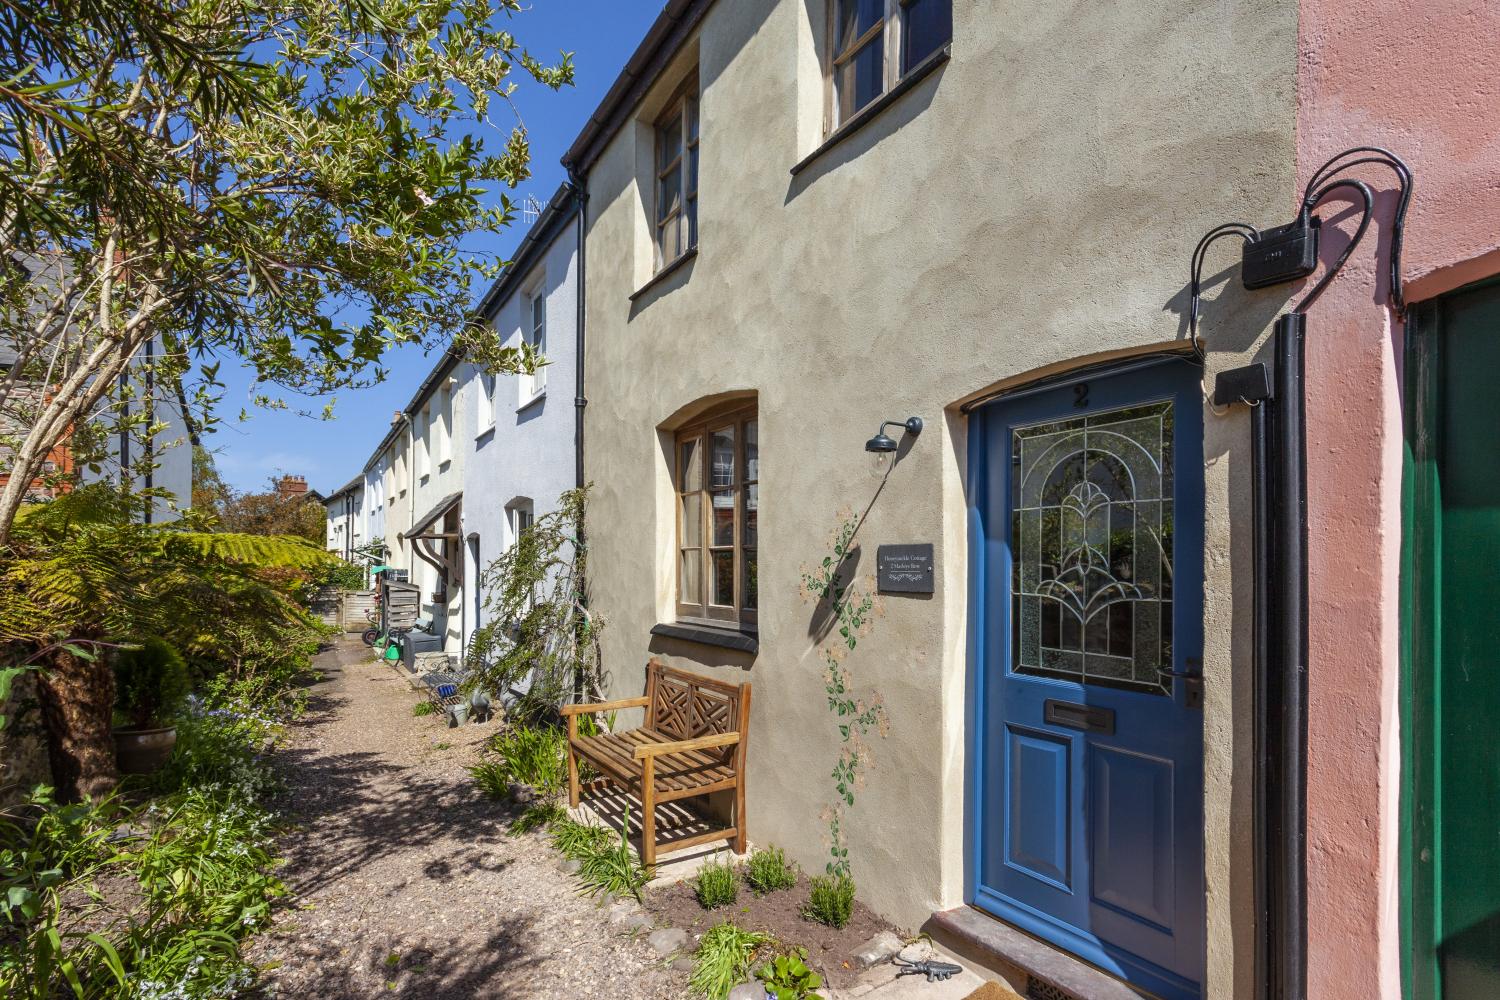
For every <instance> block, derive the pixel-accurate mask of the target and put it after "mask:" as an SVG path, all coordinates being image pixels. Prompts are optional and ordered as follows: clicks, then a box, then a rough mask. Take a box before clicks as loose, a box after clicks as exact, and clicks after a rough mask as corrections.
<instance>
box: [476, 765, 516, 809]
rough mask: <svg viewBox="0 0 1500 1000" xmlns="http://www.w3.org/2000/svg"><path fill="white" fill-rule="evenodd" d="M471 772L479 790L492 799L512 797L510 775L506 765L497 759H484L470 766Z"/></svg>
mask: <svg viewBox="0 0 1500 1000" xmlns="http://www.w3.org/2000/svg"><path fill="white" fill-rule="evenodd" d="M469 774H470V775H471V776H473V778H474V784H476V785H478V786H479V790H480V791H481V792H483V793H484V794H485V795H486V796H487V797H489V798H492V799H505V798H509V797H510V775H509V774H508V773H507V772H506V770H505V765H504V764H502V763H501V762H500V761H497V760H484V761H480V762H479V763H478V764H474V765H473V766H471V767H470V768H469Z"/></svg>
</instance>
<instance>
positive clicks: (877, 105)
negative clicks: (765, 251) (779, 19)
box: [637, 42, 953, 294]
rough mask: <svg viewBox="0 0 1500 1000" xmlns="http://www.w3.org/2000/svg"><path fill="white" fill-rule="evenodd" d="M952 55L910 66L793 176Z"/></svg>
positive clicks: (946, 50)
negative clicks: (908, 69)
mask: <svg viewBox="0 0 1500 1000" xmlns="http://www.w3.org/2000/svg"><path fill="white" fill-rule="evenodd" d="M952 52H953V43H952V42H949V43H948V44H947V45H944V46H943V47H942V48H940V49H938V50H937V51H936V52H934V53H933V54H932V55H930V56H928V57H927V58H926V59H923V60H922V61H921V62H920V63H918V64H917V65H915V66H913V67H912V69H911V72H910V73H907V74H906V75H905V76H903V77H902V78H901V79H900V80H897V81H896V85H895V86H894V87H892V88H891V89H890V90H887V91H886V92H885V93H883V94H881V95H880V96H879V97H877V98H875V100H873V101H871V102H870V103H869V104H866V105H865V106H864V107H863V108H860V109H859V112H858V113H857V114H856V115H855V116H854V117H853V118H850V119H849V120H848V121H846V122H844V123H843V124H842V125H840V126H839V127H838V128H836V129H834V130H833V131H832V132H830V133H829V134H828V138H826V139H824V140H823V143H822V145H820V146H818V148H817V149H815V150H813V151H812V152H811V153H808V154H807V155H806V156H804V157H803V158H802V159H801V160H800V161H798V163H797V165H796V166H794V167H792V176H793V177H796V176H797V175H798V174H800V173H802V171H804V170H806V169H807V168H808V167H810V166H812V164H813V162H814V161H815V160H817V159H818V158H819V157H821V156H822V155H823V154H824V153H826V152H828V151H829V150H830V149H832V148H833V147H835V146H837V145H838V144H839V143H841V142H843V141H844V140H845V139H847V138H849V137H850V136H852V135H853V134H854V133H856V132H858V131H859V130H860V129H862V128H864V127H865V126H866V125H868V124H870V122H872V121H874V120H875V119H876V118H878V117H880V113H881V112H882V111H884V110H885V109H886V108H888V107H890V106H891V105H893V104H895V103H896V102H897V101H899V100H901V98H902V97H903V96H904V95H905V94H906V93H907V92H908V91H910V90H911V89H912V88H913V87H915V86H916V85H917V84H919V83H921V82H922V81H923V80H925V79H927V77H929V76H931V75H932V74H933V73H934V72H936V70H937V68H938V67H939V66H942V65H943V64H944V63H946V62H947V61H948V59H949V57H950V56H951V55H952ZM637 294H639V293H637Z"/></svg>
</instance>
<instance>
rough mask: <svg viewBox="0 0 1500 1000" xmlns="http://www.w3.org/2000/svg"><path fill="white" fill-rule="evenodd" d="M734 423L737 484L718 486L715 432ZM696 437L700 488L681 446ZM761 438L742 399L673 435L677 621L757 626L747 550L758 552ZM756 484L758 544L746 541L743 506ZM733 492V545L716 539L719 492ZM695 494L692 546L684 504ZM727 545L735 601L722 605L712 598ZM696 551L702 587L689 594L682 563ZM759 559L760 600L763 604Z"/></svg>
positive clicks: (754, 416) (745, 627)
mask: <svg viewBox="0 0 1500 1000" xmlns="http://www.w3.org/2000/svg"><path fill="white" fill-rule="evenodd" d="M748 424H755V425H756V473H757V477H756V478H754V479H751V478H749V472H750V468H749V465H748V463H746V461H745V442H746V434H745V428H746V426H747V425H748ZM729 427H732V428H733V429H734V469H735V471H734V483H733V485H731V486H729V487H726V488H721V489H720V490H714V489H713V488H712V487H711V486H710V479H709V474H710V470H711V465H712V447H711V442H712V435H713V433H714V432H715V431H721V430H724V429H726V428H729ZM692 440H697V441H698V448H699V452H698V454H699V463H698V467H699V482H698V483H697V484H696V489H689V488H687V487H689V486H691V485H693V484H689V483H685V482H684V481H683V477H684V474H685V470H684V468H683V462H682V447H683V445H684V444H685V443H687V442H688V441H692ZM759 441H760V422H759V415H758V407H757V406H756V405H755V404H753V403H752V404H748V405H747V404H744V403H739V404H735V405H733V406H731V407H727V408H725V409H722V410H717V411H715V412H713V413H710V414H709V415H707V416H706V417H704V418H702V419H700V420H697V421H695V422H694V423H693V424H692V425H691V426H689V427H684V428H681V429H680V430H678V431H677V432H676V433H675V434H674V435H673V437H672V501H673V505H674V507H675V512H674V515H673V521H674V524H675V537H674V538H673V542H674V544H673V547H672V561H673V577H674V579H675V592H676V598H677V620H678V621H682V622H696V623H701V624H707V625H717V626H720V627H723V626H729V627H735V628H740V629H743V630H747V631H754V630H755V629H756V622H757V616H756V612H757V608H747V607H745V596H746V595H745V589H746V581H747V575H748V574H747V569H748V563H747V561H746V553H747V552H750V553H755V554H756V555H757V556H758V554H759V549H760V531H759V511H760V499H759V497H760V491H759V487H760V479H759V469H760V460H759ZM751 487H754V488H755V489H756V512H757V516H756V522H757V528H756V544H754V545H746V544H745V510H746V499H747V497H748V495H749V491H750V488H751ZM727 491H732V492H733V494H734V527H733V536H732V544H731V545H727V546H725V545H714V544H713V502H712V497H713V494H714V493H715V492H727ZM692 493H697V494H699V495H700V497H701V499H700V500H699V503H698V517H699V525H698V545H696V546H688V545H684V544H683V543H684V542H685V541H686V536H685V535H684V534H683V530H682V529H683V509H684V506H685V504H684V503H683V498H684V497H686V496H688V495H689V494H692ZM725 550H728V551H730V552H732V553H733V555H732V560H733V566H734V601H733V604H732V605H719V604H714V603H712V601H711V596H712V586H713V580H712V575H713V572H712V571H713V553H714V552H716V551H717V552H722V551H725ZM690 552H696V553H697V555H696V557H695V558H696V559H697V562H698V586H699V590H698V593H697V595H689V594H687V593H685V592H684V590H683V583H684V581H683V572H682V567H683V563H684V561H685V560H686V558H688V553H690ZM758 577H759V561H758V559H757V580H756V588H757V600H756V604H757V605H759V603H760V602H759V596H758V594H759V585H760V581H759V578H758ZM690 596H696V597H697V598H698V600H696V601H694V600H688V599H687V598H689V597H690Z"/></svg>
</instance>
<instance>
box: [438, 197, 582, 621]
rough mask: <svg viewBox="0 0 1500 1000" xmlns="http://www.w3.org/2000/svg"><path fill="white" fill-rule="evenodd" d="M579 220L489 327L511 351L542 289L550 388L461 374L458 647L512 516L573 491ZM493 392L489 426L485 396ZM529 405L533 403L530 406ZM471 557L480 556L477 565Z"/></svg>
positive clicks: (468, 371)
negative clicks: (461, 626)
mask: <svg viewBox="0 0 1500 1000" xmlns="http://www.w3.org/2000/svg"><path fill="white" fill-rule="evenodd" d="M577 225H578V220H577V219H576V218H575V219H573V220H572V221H571V222H569V223H568V224H567V225H565V226H563V227H562V228H561V229H559V230H558V233H557V236H556V237H555V238H554V239H553V240H552V242H551V243H550V244H548V245H547V247H546V248H545V250H543V252H542V253H541V254H540V257H539V259H538V260H537V261H536V263H534V264H533V265H532V267H531V270H530V271H529V272H528V273H526V274H525V275H524V276H523V277H522V279H521V280H520V281H519V282H518V283H517V285H516V288H515V290H514V291H513V292H511V293H510V294H509V295H508V296H507V297H506V298H504V299H502V300H501V301H499V302H497V303H496V304H495V306H494V309H493V314H492V315H491V317H490V322H491V323H492V324H493V326H494V327H495V330H496V332H497V333H499V334H500V336H501V337H502V338H503V340H504V342H505V343H506V344H508V345H515V344H517V343H518V342H519V340H520V337H521V330H522V324H523V323H528V322H529V321H530V312H529V308H530V303H531V298H532V295H533V293H534V292H536V291H538V290H540V291H541V293H542V294H543V295H544V297H545V301H546V350H545V357H546V359H547V361H548V364H547V366H546V368H545V369H544V371H545V379H546V385H545V387H544V389H543V390H542V393H541V395H540V396H538V397H535V398H530V397H531V394H529V393H527V392H526V389H527V385H526V383H527V379H526V377H525V376H518V375H502V376H499V377H495V378H491V377H489V376H486V375H485V374H484V373H483V372H482V371H481V370H480V369H479V368H477V367H476V366H474V365H471V364H464V365H461V366H459V369H458V372H459V375H460V377H461V378H462V380H463V386H464V392H463V396H464V425H465V428H466V431H465V434H464V436H463V439H462V441H455V448H454V452H455V454H458V453H459V452H463V453H464V456H465V457H464V459H463V461H464V483H463V491H464V507H463V535H464V550H465V554H464V600H465V601H466V602H467V607H466V608H465V611H464V623H465V631H464V641H465V642H466V643H467V641H468V639H469V637H470V636H471V635H472V634H473V630H474V628H475V627H476V626H477V624H479V622H478V621H476V611H477V608H476V604H475V600H476V595H477V594H478V588H477V586H476V581H477V577H478V575H479V574H480V573H482V571H483V570H484V569H485V568H487V567H488V566H489V565H490V564H491V563H492V562H494V560H495V558H496V557H497V556H499V555H500V554H501V553H502V552H504V551H505V549H506V548H508V547H509V546H510V544H511V542H512V541H513V540H514V533H513V527H512V520H511V517H510V513H509V509H510V508H512V507H513V506H514V505H515V504H516V503H518V502H523V501H526V500H529V501H530V502H531V504H532V508H533V511H534V513H535V516H537V517H541V516H542V515H544V514H546V513H548V512H550V511H553V510H556V509H557V500H558V497H559V496H560V495H561V494H563V493H564V492H566V491H567V490H570V489H572V488H573V485H574V472H575V468H576V466H575V462H574V455H575V452H574V428H575V424H574V419H575V418H574V406H573V399H574V395H575V392H576V381H575V376H576V373H577V367H576V357H577V332H578V284H577V281H578V267H577V264H578V261H577V248H578V234H577V229H576V227H577ZM489 385H493V400H494V402H493V414H494V426H493V428H489V427H487V425H488V423H489V412H488V411H489V406H490V404H489V400H488V398H487V393H486V389H487V387H488V386H489ZM528 399H529V402H528V401H527V400H528ZM476 551H477V555H478V558H477V560H476V558H475V556H476Z"/></svg>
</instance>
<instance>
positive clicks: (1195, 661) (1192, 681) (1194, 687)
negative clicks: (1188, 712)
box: [1157, 656, 1203, 710]
mask: <svg viewBox="0 0 1500 1000" xmlns="http://www.w3.org/2000/svg"><path fill="white" fill-rule="evenodd" d="M1183 662H1184V663H1186V664H1187V665H1188V666H1189V667H1196V668H1197V669H1196V670H1191V669H1190V670H1167V669H1165V668H1162V669H1158V670H1157V673H1158V674H1160V675H1161V676H1163V677H1172V678H1181V680H1182V687H1183V704H1184V707H1186V708H1196V709H1200V710H1201V709H1202V708H1203V661H1202V660H1200V659H1199V658H1198V657H1196V656H1190V657H1188V658H1187V659H1185V660H1184V661H1183Z"/></svg>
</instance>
